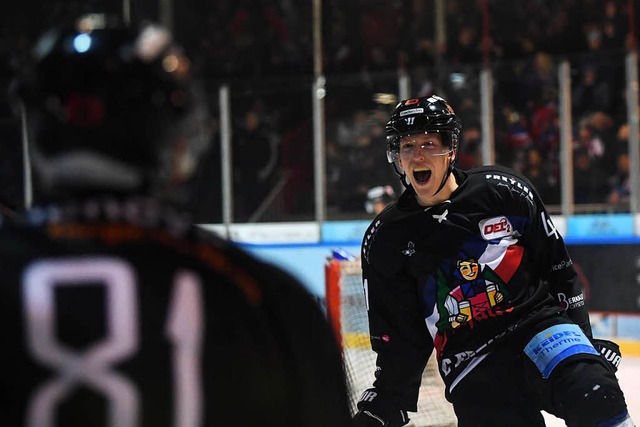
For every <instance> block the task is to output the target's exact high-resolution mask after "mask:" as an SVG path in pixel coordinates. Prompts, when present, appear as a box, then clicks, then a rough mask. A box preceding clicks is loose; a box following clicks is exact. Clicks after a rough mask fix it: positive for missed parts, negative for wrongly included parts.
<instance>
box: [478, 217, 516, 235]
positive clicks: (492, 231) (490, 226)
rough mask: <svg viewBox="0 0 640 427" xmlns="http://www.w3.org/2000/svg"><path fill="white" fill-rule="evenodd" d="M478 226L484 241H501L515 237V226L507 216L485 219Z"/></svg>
mask: <svg viewBox="0 0 640 427" xmlns="http://www.w3.org/2000/svg"><path fill="white" fill-rule="evenodd" d="M478 226H479V227H480V234H482V238H483V239H484V240H494V239H501V238H503V237H508V236H512V235H513V226H512V225H511V222H510V221H509V219H508V218H507V217H506V216H496V217H493V218H488V219H483V220H482V221H480V222H479V223H478Z"/></svg>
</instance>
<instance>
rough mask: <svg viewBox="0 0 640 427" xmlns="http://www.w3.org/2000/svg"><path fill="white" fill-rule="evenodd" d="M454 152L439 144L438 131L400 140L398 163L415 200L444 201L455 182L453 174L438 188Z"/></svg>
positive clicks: (409, 136) (425, 201)
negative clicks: (412, 190) (409, 184)
mask: <svg viewBox="0 0 640 427" xmlns="http://www.w3.org/2000/svg"><path fill="white" fill-rule="evenodd" d="M454 156H455V151H451V150H450V149H449V148H448V147H447V146H445V145H444V144H443V143H442V136H441V135H440V134H438V133H420V134H415V135H407V136H405V137H403V138H402V139H400V166H401V167H402V169H404V171H405V173H406V175H407V178H408V180H409V182H410V183H411V186H412V187H413V189H414V190H415V192H416V195H417V197H418V203H420V204H421V205H423V206H432V205H434V204H437V203H440V202H442V201H443V200H446V199H447V198H448V197H449V195H450V194H451V191H453V189H455V188H452V185H455V179H453V176H449V179H448V180H447V183H446V184H445V186H444V187H443V188H442V190H441V191H439V192H438V193H437V194H435V193H436V191H438V187H440V183H441V182H442V179H443V178H444V176H445V174H446V173H447V170H448V168H449V162H450V161H452V160H453V158H454Z"/></svg>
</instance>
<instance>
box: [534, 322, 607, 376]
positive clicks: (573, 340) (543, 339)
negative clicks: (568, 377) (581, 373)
mask: <svg viewBox="0 0 640 427" xmlns="http://www.w3.org/2000/svg"><path fill="white" fill-rule="evenodd" d="M524 352H525V353H526V354H527V356H529V359H531V360H532V361H533V363H535V365H536V366H537V367H538V370H539V371H540V373H541V374H542V376H543V377H544V378H549V375H551V372H552V371H553V370H554V368H555V367H556V366H558V364H559V363H560V362H562V361H563V360H564V359H566V358H568V357H570V356H573V355H574V354H595V355H598V354H599V353H598V352H597V351H596V349H595V348H594V347H593V345H592V344H591V341H589V338H587V336H586V335H585V334H584V332H582V329H580V327H579V326H578V325H574V324H562V325H554V326H551V327H549V328H547V329H545V330H544V331H542V332H539V333H538V334H537V335H536V336H534V337H533V338H532V339H531V341H529V343H528V344H527V345H526V346H525V348H524Z"/></svg>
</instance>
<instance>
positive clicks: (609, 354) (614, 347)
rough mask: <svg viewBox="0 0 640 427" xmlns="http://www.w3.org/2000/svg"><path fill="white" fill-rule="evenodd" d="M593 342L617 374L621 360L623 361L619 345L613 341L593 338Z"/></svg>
mask: <svg viewBox="0 0 640 427" xmlns="http://www.w3.org/2000/svg"><path fill="white" fill-rule="evenodd" d="M591 342H592V343H593V346H594V347H595V348H596V350H598V352H599V353H600V354H601V355H602V357H604V359H605V360H606V361H607V362H609V365H610V366H611V368H612V369H613V372H616V371H617V370H618V366H620V360H621V359H622V353H621V352H620V347H619V346H618V344H616V343H614V342H613V341H607V340H600V339H596V338H592V339H591Z"/></svg>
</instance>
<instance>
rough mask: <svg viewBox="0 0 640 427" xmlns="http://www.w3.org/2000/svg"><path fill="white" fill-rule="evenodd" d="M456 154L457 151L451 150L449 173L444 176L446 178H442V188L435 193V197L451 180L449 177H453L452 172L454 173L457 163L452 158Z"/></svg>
mask: <svg viewBox="0 0 640 427" xmlns="http://www.w3.org/2000/svg"><path fill="white" fill-rule="evenodd" d="M454 153H455V150H451V152H450V153H449V156H448V158H449V166H448V167H447V172H446V173H445V174H444V177H442V182H441V183H440V186H439V187H438V189H437V190H436V192H435V193H433V195H434V196H435V195H436V194H438V193H439V192H440V190H442V187H444V185H445V184H446V183H447V180H448V179H449V175H451V172H453V164H454V163H455V160H454V159H452V157H453V154H454Z"/></svg>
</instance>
